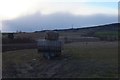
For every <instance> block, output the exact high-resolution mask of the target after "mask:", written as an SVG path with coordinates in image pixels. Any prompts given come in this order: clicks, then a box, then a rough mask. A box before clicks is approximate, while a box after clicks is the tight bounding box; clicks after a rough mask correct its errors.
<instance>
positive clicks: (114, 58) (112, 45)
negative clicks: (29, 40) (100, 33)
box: [2, 41, 118, 78]
mask: <svg viewBox="0 0 120 80" xmlns="http://www.w3.org/2000/svg"><path fill="white" fill-rule="evenodd" d="M2 56H3V78H5V77H7V78H8V77H18V78H19V77H20V78H21V77H22V78H30V77H32V78H33V77H35V78H45V77H47V78H51V77H52V78H76V77H77V78H103V77H105V78H106V77H113V78H117V77H118V43H117V42H116V41H115V42H108V41H99V42H73V43H68V44H64V49H63V52H62V55H61V56H60V57H57V58H56V59H54V60H45V59H43V57H42V56H41V54H40V53H39V54H38V52H37V49H24V50H15V51H7V52H3V55H2Z"/></svg>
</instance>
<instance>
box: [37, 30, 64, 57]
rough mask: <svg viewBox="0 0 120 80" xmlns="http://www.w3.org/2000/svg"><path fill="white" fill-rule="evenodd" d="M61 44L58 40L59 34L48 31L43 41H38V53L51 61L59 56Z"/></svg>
mask: <svg viewBox="0 0 120 80" xmlns="http://www.w3.org/2000/svg"><path fill="white" fill-rule="evenodd" d="M62 46H63V43H62V41H60V40H59V34H58V33H57V32H54V31H48V32H46V35H45V40H38V52H40V53H43V56H44V57H45V58H47V59H51V58H53V57H55V56H59V55H60V54H61V50H62Z"/></svg>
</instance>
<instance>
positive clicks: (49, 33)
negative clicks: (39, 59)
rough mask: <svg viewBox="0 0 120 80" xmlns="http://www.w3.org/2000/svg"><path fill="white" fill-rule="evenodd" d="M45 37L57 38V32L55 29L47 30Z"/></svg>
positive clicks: (49, 38) (48, 38)
mask: <svg viewBox="0 0 120 80" xmlns="http://www.w3.org/2000/svg"><path fill="white" fill-rule="evenodd" d="M45 39H46V40H58V39H59V34H58V33H57V32H55V31H48V32H46V35H45Z"/></svg>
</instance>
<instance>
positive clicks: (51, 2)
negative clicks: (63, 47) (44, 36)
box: [0, 0, 118, 31]
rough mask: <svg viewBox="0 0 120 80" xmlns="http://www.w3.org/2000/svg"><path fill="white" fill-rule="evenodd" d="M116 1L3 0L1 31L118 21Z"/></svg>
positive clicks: (0, 4)
mask: <svg viewBox="0 0 120 80" xmlns="http://www.w3.org/2000/svg"><path fill="white" fill-rule="evenodd" d="M117 16H118V2H117V0H116V2H115V1H114V0H111V2H110V1H109V0H103V1H102V0H97V1H95V0H76V1H75V0H0V29H2V31H16V30H21V31H36V30H45V29H64V28H71V27H72V25H73V27H75V28H79V27H89V26H93V25H101V24H109V23H116V22H118V19H117Z"/></svg>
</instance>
